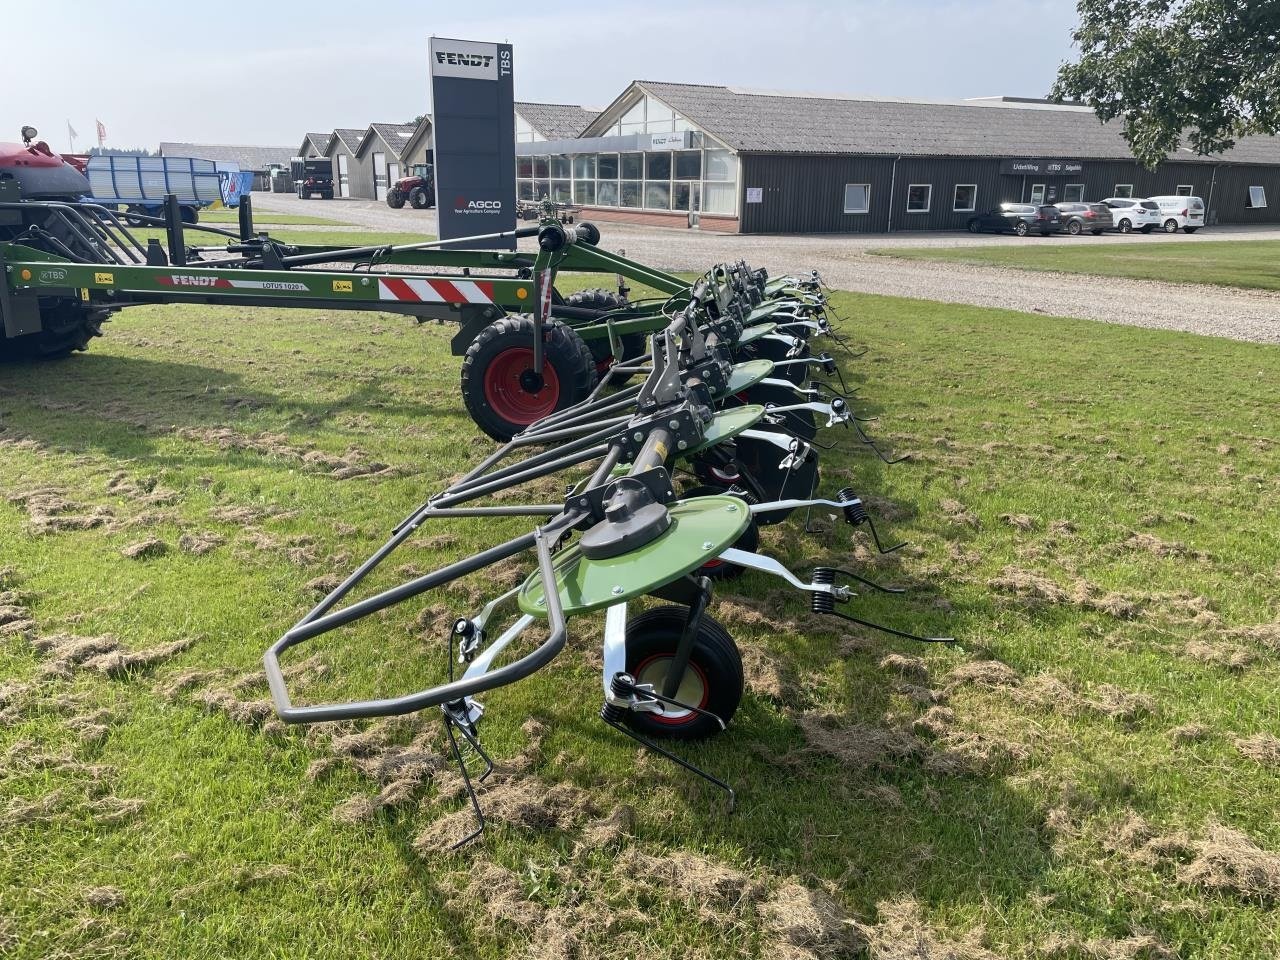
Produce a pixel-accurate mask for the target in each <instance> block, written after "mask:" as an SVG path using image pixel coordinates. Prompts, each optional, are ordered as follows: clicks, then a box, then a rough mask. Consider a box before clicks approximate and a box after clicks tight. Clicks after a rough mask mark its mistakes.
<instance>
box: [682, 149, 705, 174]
mask: <svg viewBox="0 0 1280 960" xmlns="http://www.w3.org/2000/svg"><path fill="white" fill-rule="evenodd" d="M675 179H677V180H701V179H702V151H701V150H679V151H677V152H676V175H675Z"/></svg>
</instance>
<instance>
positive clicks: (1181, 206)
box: [1147, 197, 1204, 233]
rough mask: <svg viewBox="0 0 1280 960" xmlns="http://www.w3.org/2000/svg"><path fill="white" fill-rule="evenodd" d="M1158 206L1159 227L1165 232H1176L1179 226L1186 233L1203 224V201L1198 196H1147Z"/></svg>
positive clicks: (1193, 231) (1194, 230)
mask: <svg viewBox="0 0 1280 960" xmlns="http://www.w3.org/2000/svg"><path fill="white" fill-rule="evenodd" d="M1147 199H1148V200H1154V201H1155V203H1156V206H1158V207H1159V208H1160V220H1161V228H1162V229H1163V230H1164V232H1165V233H1177V232H1178V228H1179V227H1181V228H1182V229H1183V230H1185V231H1186V232H1187V233H1195V232H1196V231H1197V230H1199V229H1200V228H1201V227H1203V226H1204V201H1203V200H1201V199H1200V198H1199V197H1148V198H1147Z"/></svg>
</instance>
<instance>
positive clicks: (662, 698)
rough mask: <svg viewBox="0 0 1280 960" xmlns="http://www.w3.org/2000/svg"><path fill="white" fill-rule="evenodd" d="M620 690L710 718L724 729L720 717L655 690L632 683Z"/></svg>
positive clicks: (624, 685)
mask: <svg viewBox="0 0 1280 960" xmlns="http://www.w3.org/2000/svg"><path fill="white" fill-rule="evenodd" d="M622 688H623V689H624V690H626V691H627V692H628V693H630V694H631V695H632V696H636V697H648V698H649V699H651V700H657V701H659V702H660V703H669V704H671V705H672V706H673V707H679V708H680V709H682V710H688V711H690V712H692V713H696V714H698V715H699V716H703V717H710V718H711V719H712V720H714V721H715V722H716V723H718V724H720V729H721V730H723V729H725V723H724V721H723V720H722V719H720V715H719V714H716V713H712V712H711V711H710V710H703V709H702V708H701V707H695V706H694V705H693V704H692V703H685V702H684V701H683V700H677V699H676V698H675V697H668V696H666V695H665V694H662V693H658V692H657V691H656V690H641V689H640V688H639V687H637V686H636V685H635V684H633V683H629V684H623V685H622Z"/></svg>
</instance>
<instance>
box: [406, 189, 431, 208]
mask: <svg viewBox="0 0 1280 960" xmlns="http://www.w3.org/2000/svg"><path fill="white" fill-rule="evenodd" d="M431 204H432V200H431V194H429V193H427V189H426V187H414V188H413V189H412V190H410V191H409V206H411V207H413V209H415V210H428V209H430V208H431Z"/></svg>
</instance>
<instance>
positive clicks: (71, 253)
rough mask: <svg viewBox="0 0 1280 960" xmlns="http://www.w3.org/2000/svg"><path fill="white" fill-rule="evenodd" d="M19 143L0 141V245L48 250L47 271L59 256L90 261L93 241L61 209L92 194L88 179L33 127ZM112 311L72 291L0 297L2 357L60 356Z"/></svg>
mask: <svg viewBox="0 0 1280 960" xmlns="http://www.w3.org/2000/svg"><path fill="white" fill-rule="evenodd" d="M22 140H23V142H22V143H20V144H19V143H0V245H3V244H19V245H21V246H24V247H30V248H33V249H35V250H39V251H42V252H44V253H47V254H52V255H53V257H54V258H57V259H56V260H53V261H51V262H50V265H49V269H48V272H49V273H57V272H59V270H60V267H59V263H58V261H62V262H64V263H65V262H71V263H75V262H80V263H84V262H92V261H94V260H95V259H96V257H97V254H98V251H97V250H96V249H95V248H94V244H95V243H96V242H97V241H98V238H97V237H96V236H94V235H93V231H92V229H91V228H90V227H89V225H88V224H86V223H84V222H83V220H82V219H80V218H77V217H76V216H74V215H73V214H72V213H67V212H65V210H64V209H63V208H60V207H59V204H60V203H73V204H74V203H77V202H78V201H79V200H80V199H81V198H82V197H88V196H90V195H91V194H92V190H91V189H90V187H89V180H88V178H87V177H86V176H85V175H84V174H83V173H81V172H80V171H79V170H77V169H76V168H75V167H74V166H72V165H71V164H69V163H65V162H64V161H63V158H62V157H61V156H60V155H59V154H57V153H54V152H53V150H52V149H51V148H50V147H49V145H48V144H47V143H45V142H44V141H43V140H38V141H37V140H36V129H35V127H23V128H22ZM33 141H35V142H33ZM31 201H36V202H35V203H31ZM41 201H43V202H41ZM3 283H4V281H3V279H0V285H3ZM110 316H111V311H110V310H109V309H103V308H101V307H91V306H89V305H88V304H87V303H84V302H82V300H81V298H80V296H79V295H78V293H77V291H76V290H75V289H71V288H68V289H65V290H61V289H58V288H53V287H51V288H50V292H49V295H48V296H42V297H40V298H39V300H38V302H35V301H33V302H32V303H29V304H28V303H23V304H19V303H16V302H10V301H9V298H7V297H4V296H0V359H7V358H10V357H62V356H66V355H67V354H69V353H71V352H72V351H73V350H84V349H85V348H86V347H88V345H89V341H90V340H91V339H92V338H94V337H96V336H98V335H99V334H100V333H101V328H102V324H103V323H104V322H105V321H106V320H108V319H110Z"/></svg>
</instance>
